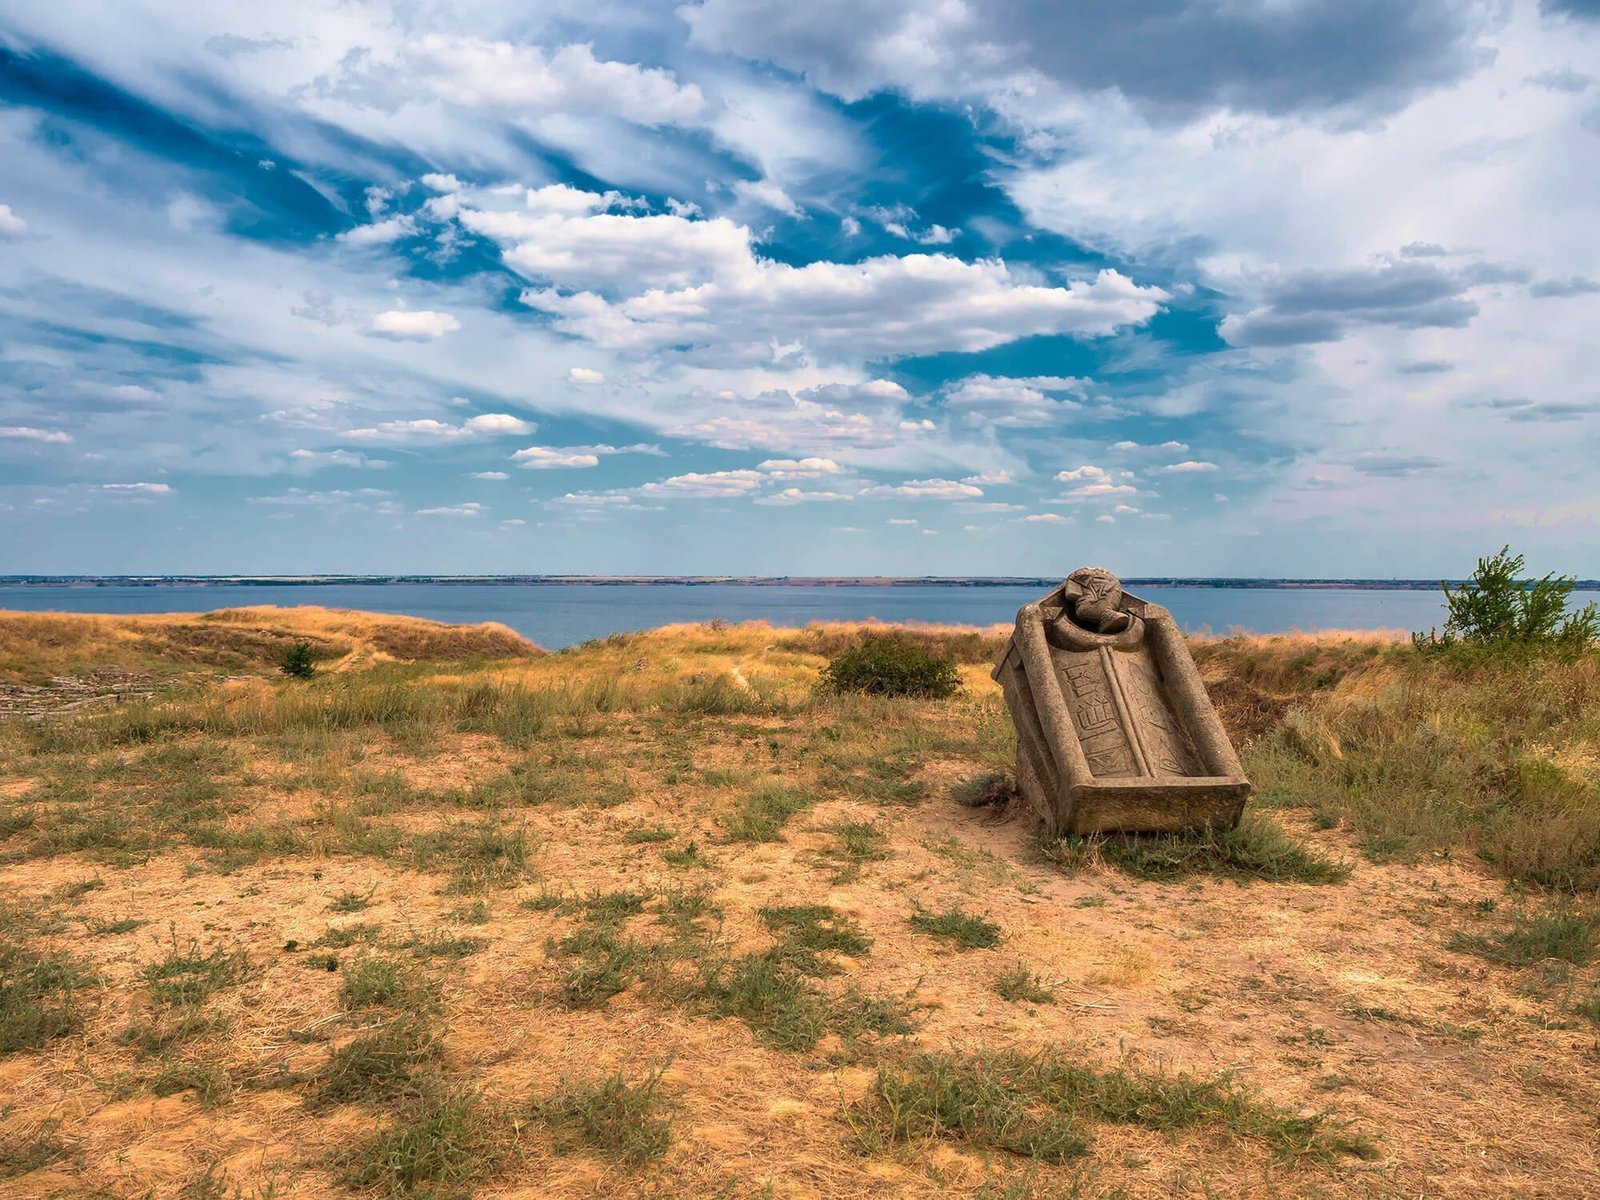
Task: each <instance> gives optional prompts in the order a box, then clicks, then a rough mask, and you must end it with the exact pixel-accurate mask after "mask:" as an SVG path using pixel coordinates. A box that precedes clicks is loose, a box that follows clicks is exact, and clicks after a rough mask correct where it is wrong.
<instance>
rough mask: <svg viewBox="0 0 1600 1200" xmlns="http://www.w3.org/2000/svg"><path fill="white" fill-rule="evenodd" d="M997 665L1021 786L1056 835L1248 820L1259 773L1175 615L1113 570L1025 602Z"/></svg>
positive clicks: (1093, 572) (1076, 577)
mask: <svg viewBox="0 0 1600 1200" xmlns="http://www.w3.org/2000/svg"><path fill="white" fill-rule="evenodd" d="M994 677H995V680H996V681H997V682H998V683H999V684H1000V686H1001V688H1002V689H1003V690H1004V692H1005V698H1006V707H1007V708H1009V709H1010V710H1011V720H1012V722H1013V723H1014V724H1015V725H1016V727H1017V786H1018V788H1019V789H1020V790H1021V792H1022V794H1023V795H1024V796H1026V797H1027V799H1028V801H1029V803H1030V804H1032V805H1033V806H1034V808H1035V809H1036V810H1037V811H1038V813H1039V815H1040V816H1041V817H1042V818H1043V819H1044V823H1045V825H1046V827H1047V828H1048V829H1049V831H1050V833H1051V834H1052V835H1055V836H1061V835H1064V834H1069V833H1078V834H1083V833H1110V832H1156V831H1177V830H1186V829H1205V828H1211V829H1232V828H1233V827H1234V826H1235V825H1237V824H1238V823H1239V815H1240V813H1241V812H1242V811H1243V810H1244V802H1245V800H1246V798H1248V796H1249V795H1250V781H1249V780H1247V779H1246V778H1245V777H1244V771H1243V770H1242V769H1241V768H1240V766H1239V757H1238V755H1237V754H1235V753H1234V749H1233V744H1232V743H1231V742H1230V741H1229V740H1228V734H1227V731H1226V730H1225V729H1223V727H1222V721H1221V720H1220V719H1219V718H1218V717H1217V712H1216V709H1215V708H1213V707H1212V705H1211V699H1210V697H1209V696H1207V695H1206V689H1205V685H1204V684H1203V683H1202V682H1201V681H1200V672H1199V671H1198V670H1197V669H1196V668H1195V665H1194V659H1193V658H1192V657H1191V656H1190V654H1189V647H1188V645H1187V644H1186V643H1185V642H1184V640H1183V635H1182V633H1180V632H1179V630H1178V626H1177V623H1176V622H1175V621H1173V619H1172V614H1171V613H1169V612H1168V611H1167V610H1166V609H1164V608H1162V607H1161V606H1160V605H1159V604H1149V603H1146V602H1145V601H1143V600H1140V599H1139V598H1138V597H1137V596H1131V595H1129V594H1128V593H1126V592H1124V591H1123V590H1122V584H1121V583H1120V582H1119V581H1118V580H1117V577H1116V576H1115V575H1113V574H1111V572H1110V571H1106V570H1103V569H1101V568H1099V567H1083V568H1081V569H1079V570H1077V571H1074V572H1073V573H1072V574H1071V575H1070V576H1068V578H1067V581H1066V582H1065V583H1063V584H1062V585H1061V586H1060V587H1058V588H1056V589H1055V590H1054V591H1053V592H1051V593H1050V594H1049V595H1048V596H1045V597H1044V598H1043V599H1041V600H1039V601H1038V602H1037V603H1034V604H1026V605H1023V607H1022V608H1021V609H1020V610H1019V611H1018V613H1017V627H1016V631H1015V632H1014V633H1013V634H1012V636H1011V640H1010V641H1009V642H1007V643H1006V648H1005V652H1004V653H1003V654H1002V655H1001V656H1000V661H999V662H998V663H997V664H996V665H995V669H994Z"/></svg>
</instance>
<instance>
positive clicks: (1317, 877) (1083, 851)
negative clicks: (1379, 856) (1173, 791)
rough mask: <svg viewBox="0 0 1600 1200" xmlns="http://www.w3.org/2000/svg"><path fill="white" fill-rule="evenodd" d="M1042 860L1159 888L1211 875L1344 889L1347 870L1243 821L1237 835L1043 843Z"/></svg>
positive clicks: (1272, 826) (1276, 830) (1253, 819)
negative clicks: (1104, 869)
mask: <svg viewBox="0 0 1600 1200" xmlns="http://www.w3.org/2000/svg"><path fill="white" fill-rule="evenodd" d="M1041 848H1042V850H1043V853H1044V856H1045V857H1046V858H1048V859H1049V860H1050V861H1052V862H1054V863H1055V864H1056V865H1057V866H1060V867H1063V868H1065V869H1066V870H1068V871H1078V870H1082V869H1084V868H1086V867H1092V866H1095V865H1097V864H1099V863H1105V864H1107V865H1109V866H1112V867H1115V868H1116V869H1117V870H1119V871H1121V872H1123V873H1124V874H1127V875H1132V876H1134V877H1136V878H1139V879H1153V880H1158V881H1162V882H1166V881H1171V880H1176V879H1185V878H1188V877H1190V876H1193V875H1213V876H1219V877H1221V878H1225V879H1237V880H1242V881H1249V880H1263V881H1265V882H1268V883H1343V882H1344V881H1345V880H1346V879H1348V878H1349V877H1350V864H1349V863H1347V862H1344V861H1342V860H1340V859H1335V858H1330V857H1329V856H1328V855H1326V854H1323V853H1322V852H1321V851H1320V850H1317V849H1315V848H1314V847H1311V846H1308V845H1306V844H1305V843H1303V842H1299V841H1296V840H1295V839H1294V838H1291V837H1290V836H1289V835H1288V834H1286V833H1285V832H1284V831H1283V829H1282V828H1281V827H1280V826H1279V825H1278V824H1277V823H1276V822H1274V821H1271V820H1269V819H1267V818H1266V817H1261V816H1256V815H1253V814H1252V815H1247V816H1246V817H1245V818H1244V820H1242V821H1241V822H1239V825H1238V827H1237V828H1235V829H1230V830H1206V831H1203V832H1197V833H1181V834H1180V833H1174V834H1097V835H1094V836H1090V837H1078V836H1073V837H1066V838H1062V839H1060V840H1059V841H1055V842H1047V843H1045V844H1044V845H1043V846H1042V847H1041Z"/></svg>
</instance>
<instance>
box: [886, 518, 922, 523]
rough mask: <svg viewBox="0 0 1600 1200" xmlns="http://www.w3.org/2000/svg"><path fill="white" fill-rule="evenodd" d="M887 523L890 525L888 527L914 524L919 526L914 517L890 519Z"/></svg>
mask: <svg viewBox="0 0 1600 1200" xmlns="http://www.w3.org/2000/svg"><path fill="white" fill-rule="evenodd" d="M887 523H888V524H890V525H916V524H919V522H918V521H917V519H916V518H915V517H890V518H889V520H888V522H887Z"/></svg>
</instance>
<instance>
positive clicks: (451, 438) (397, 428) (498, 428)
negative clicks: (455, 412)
mask: <svg viewBox="0 0 1600 1200" xmlns="http://www.w3.org/2000/svg"><path fill="white" fill-rule="evenodd" d="M535 428H537V427H536V426H535V425H534V424H533V423H532V422H531V421H524V420H523V419H522V418H521V417H514V416H512V415H511V414H510V413H481V414H479V415H478V416H476V417H470V418H468V419H467V420H465V421H462V422H460V423H459V424H451V423H450V422H448V421H440V420H436V419H435V418H433V417H418V418H415V419H412V420H406V421H384V422H382V423H381V424H378V425H373V426H369V427H367V428H363V429H347V430H345V431H344V432H343V433H342V434H341V435H340V436H341V437H345V438H349V439H350V440H352V441H362V442H456V441H467V440H476V439H484V438H494V437H509V436H512V435H525V434H529V433H532V432H533V431H534V429H535Z"/></svg>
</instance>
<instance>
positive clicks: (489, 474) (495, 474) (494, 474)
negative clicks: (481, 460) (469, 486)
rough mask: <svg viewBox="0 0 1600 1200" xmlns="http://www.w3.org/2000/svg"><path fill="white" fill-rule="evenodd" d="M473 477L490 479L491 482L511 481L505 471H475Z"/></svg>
mask: <svg viewBox="0 0 1600 1200" xmlns="http://www.w3.org/2000/svg"><path fill="white" fill-rule="evenodd" d="M472 477H473V478H474V479H489V480H501V479H510V478H511V476H509V475H507V474H506V473H505V472H504V471H474V472H473V473H472Z"/></svg>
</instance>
